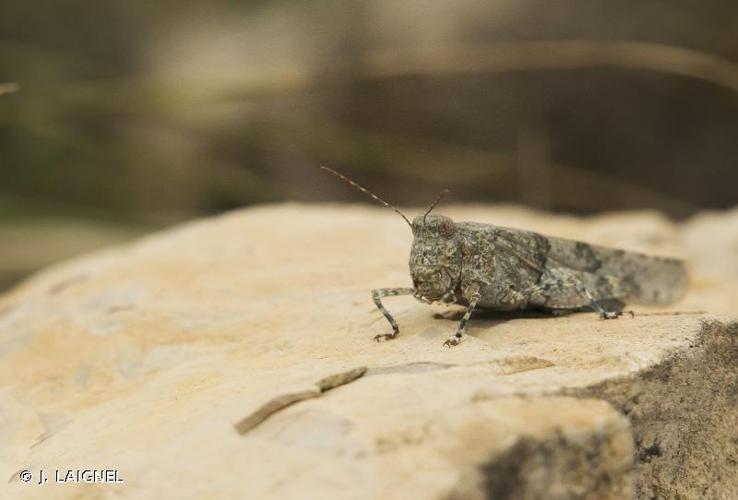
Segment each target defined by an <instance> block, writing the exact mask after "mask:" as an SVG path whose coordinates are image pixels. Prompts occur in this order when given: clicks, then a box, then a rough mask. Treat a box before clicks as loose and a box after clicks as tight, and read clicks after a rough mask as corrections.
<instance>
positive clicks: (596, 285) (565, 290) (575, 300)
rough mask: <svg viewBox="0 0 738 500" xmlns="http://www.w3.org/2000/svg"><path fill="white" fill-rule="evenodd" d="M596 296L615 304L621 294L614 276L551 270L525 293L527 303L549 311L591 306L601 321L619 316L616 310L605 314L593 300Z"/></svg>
mask: <svg viewBox="0 0 738 500" xmlns="http://www.w3.org/2000/svg"><path fill="white" fill-rule="evenodd" d="M593 290H594V291H595V292H596V293H597V296H599V297H605V298H608V300H614V301H619V299H620V298H621V297H623V296H624V295H625V294H624V293H623V292H622V290H621V289H620V283H619V281H618V280H617V279H616V278H614V277H606V276H597V275H594V274H592V273H587V272H583V271H575V270H571V269H563V268H554V269H549V270H547V271H546V272H545V273H544V275H543V276H541V279H540V282H539V284H538V285H536V286H534V287H533V288H531V289H530V290H528V293H527V295H528V296H529V297H530V304H531V305H535V306H539V307H543V308H545V309H548V310H550V311H552V312H555V311H557V310H558V311H575V310H577V309H579V308H582V307H587V306H589V307H591V308H592V310H594V311H595V312H597V313H598V314H599V315H600V318H602V319H614V318H617V317H618V316H620V314H621V313H620V312H619V311H608V310H606V309H605V307H603V305H602V304H601V303H600V302H599V301H598V300H597V299H596V298H595V295H594V294H593V293H592V291H593Z"/></svg>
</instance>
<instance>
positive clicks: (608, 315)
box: [579, 285, 632, 319]
mask: <svg viewBox="0 0 738 500" xmlns="http://www.w3.org/2000/svg"><path fill="white" fill-rule="evenodd" d="M579 290H580V291H581V292H582V293H583V294H584V296H585V297H587V300H589V306H590V307H591V308H592V309H593V310H594V311H595V312H596V313H597V314H599V315H600V319H615V318H617V317H619V316H620V315H621V314H622V312H621V311H607V310H605V308H604V307H602V304H600V303H599V302H597V301H596V300H595V298H594V297H593V296H592V294H591V293H590V292H589V290H588V289H587V287H586V286H584V285H581V286H580V288H579ZM631 314H632V313H631Z"/></svg>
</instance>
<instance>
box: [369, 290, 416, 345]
mask: <svg viewBox="0 0 738 500" xmlns="http://www.w3.org/2000/svg"><path fill="white" fill-rule="evenodd" d="M396 295H415V289H414V288H377V289H376V290H372V299H373V300H374V303H375V304H376V305H377V308H378V309H379V310H380V311H382V314H384V317H385V318H387V321H389V323H390V325H392V333H382V334H379V335H377V336H375V337H374V341H375V342H380V341H382V340H391V339H393V338H395V337H397V336H398V335H399V334H400V327H399V326H397V322H396V321H395V318H393V317H392V315H391V314H390V313H389V312H387V309H385V308H384V305H382V298H384V297H394V296H396Z"/></svg>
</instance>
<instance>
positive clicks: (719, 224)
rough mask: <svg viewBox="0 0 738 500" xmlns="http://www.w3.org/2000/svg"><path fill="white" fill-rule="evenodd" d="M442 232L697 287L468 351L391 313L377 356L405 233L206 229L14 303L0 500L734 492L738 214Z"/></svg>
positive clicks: (313, 222)
mask: <svg viewBox="0 0 738 500" xmlns="http://www.w3.org/2000/svg"><path fill="white" fill-rule="evenodd" d="M443 212H444V213H446V214H447V215H449V216H452V217H454V218H455V219H457V220H477V221H480V222H493V223H495V224H498V225H505V226H512V227H520V228H527V229H533V230H538V231H541V232H543V233H547V234H554V235H558V236H563V237H570V238H576V239H582V240H585V241H591V242H594V243H601V244H606V245H612V246H619V247H623V248H627V249H633V250H641V251H646V252H649V253H656V254H664V255H676V256H681V257H685V258H687V259H688V260H689V262H690V265H691V271H692V286H691V288H690V292H689V294H688V296H687V297H686V298H685V299H684V300H683V301H681V302H680V303H678V304H675V305H674V306H671V307H669V308H662V309H646V308H642V307H634V310H635V312H636V315H635V317H634V318H630V317H629V316H626V317H623V318H621V319H619V320H617V321H600V320H598V318H597V317H596V316H595V315H594V314H590V313H580V314H574V315H570V316H564V317H557V318H551V317H543V316H541V315H535V314H520V315H498V316H495V315H479V316H477V317H474V318H473V319H472V321H471V322H470V324H469V328H468V336H467V337H466V338H465V340H464V342H463V343H462V344H461V345H459V346H457V347H455V348H453V349H447V348H443V347H442V346H441V344H442V343H443V341H444V340H445V339H446V338H447V336H448V335H449V334H450V333H452V331H453V329H454V327H455V324H456V322H455V320H454V321H450V320H449V318H453V317H455V315H456V314H455V310H453V309H448V310H447V309H445V308H443V307H440V306H428V305H424V304H420V303H418V302H416V301H414V299H412V298H408V297H397V298H394V299H389V300H387V302H386V304H387V306H388V308H389V309H390V310H391V311H392V312H393V313H394V314H395V316H396V318H397V320H398V322H399V323H400V328H401V336H400V337H399V338H398V339H396V340H394V341H391V342H385V343H381V344H376V343H373V342H372V340H371V339H372V337H373V336H374V335H375V334H378V333H385V332H386V331H387V329H388V325H387V324H386V323H385V320H384V318H383V317H382V316H381V314H380V313H379V312H378V311H376V310H375V308H374V306H373V304H372V303H371V300H370V298H369V290H370V289H372V288H377V287H384V286H407V285H408V284H409V283H410V280H409V276H408V272H407V255H408V251H409V245H410V241H411V235H410V234H409V232H408V230H407V227H406V226H405V225H404V223H402V221H401V220H400V219H399V218H398V217H397V216H396V215H395V214H393V213H392V212H390V211H382V210H375V209H371V208H363V207H347V206H320V207H318V206H299V205H281V206H271V207H261V208H255V209H249V210H244V211H240V212H234V213H231V214H228V215H225V216H222V217H218V218H214V219H209V220H204V221H200V222H194V223H191V224H188V225H185V226H182V227H178V228H175V229H172V230H170V231H167V232H165V233H162V234H158V235H154V236H151V237H149V238H146V239H143V240H141V241H138V242H136V243H133V244H130V245H127V246H123V247H118V248H114V249H111V250H108V251H105V252H103V253H98V254H95V255H92V256H88V257H84V258H80V259H77V260H74V261H70V262H67V263H64V264H62V265H58V266H55V267H53V268H50V269H48V270H46V271H44V272H43V273H41V274H39V275H37V276H36V277H34V278H33V279H31V280H29V281H27V282H26V283H24V284H22V285H21V286H19V287H17V288H16V289H15V290H13V291H12V292H11V293H9V294H6V295H5V296H3V297H1V298H0V422H2V425H0V497H2V498H63V499H67V498H107V497H116V498H118V497H121V498H159V497H167V498H203V497H213V498H301V499H302V498H342V499H343V498H409V497H413V498H453V499H457V498H485V497H490V498H542V497H548V498H562V499H563V498H627V497H629V496H637V497H640V498H650V497H652V496H658V497H676V496H682V497H703V498H736V497H738V474H736V472H735V471H736V464H737V463H738V434H737V433H736V430H735V429H738V362H737V361H738V327H737V326H736V324H735V323H734V320H735V317H736V314H735V311H736V310H737V309H736V306H737V305H738V285H736V284H738V259H737V258H736V255H738V212H736V211H734V212H730V213H720V214H717V213H716V214H705V215H702V216H699V217H697V218H694V219H691V220H690V221H687V222H686V223H683V224H681V225H675V224H673V223H671V222H668V221H666V220H664V219H662V218H660V217H659V216H657V215H655V214H652V213H637V214H615V215H608V216H602V217H596V218H588V219H576V218H569V217H560V216H556V217H554V216H551V215H546V214H540V213H534V212H529V211H525V210H521V209H516V208H506V207H495V208H490V207H484V206H466V207H450V208H447V209H444V210H443ZM363 367H366V368H367V370H366V372H365V373H364V371H363V369H362V368H363ZM347 373H348V374H349V375H346V374H347ZM332 376H336V377H332ZM326 377H332V378H329V379H326ZM279 398H282V399H279ZM290 398H292V399H293V400H294V401H292V400H291V399H290ZM275 400H278V401H277V403H275V402H274V401H275ZM285 401H286V402H288V403H289V402H292V404H289V405H286V404H283V403H284V402H285ZM270 405H271V406H270ZM265 408H266V410H265ZM258 412H262V413H258ZM254 414H258V415H257V417H255V418H254V419H252V420H251V421H249V423H248V425H245V426H243V427H242V428H240V430H241V432H237V429H236V427H235V426H236V425H237V424H238V423H239V422H242V421H243V420H244V419H247V418H249V417H250V416H253V415H254ZM262 417H263V418H262ZM257 420H258V421H257ZM255 421H256V422H255ZM254 422H255V423H254ZM252 424H253V425H252ZM23 469H28V470H29V471H30V472H31V474H32V475H33V479H32V480H31V482H30V483H24V482H23V481H22V480H21V479H20V471H21V470H23ZM41 469H43V470H44V471H45V472H46V474H47V475H48V477H49V481H48V482H47V483H45V484H42V485H37V484H35V483H36V482H37V481H38V477H39V474H40V470H41ZM55 469H59V470H61V471H62V473H65V472H66V471H67V470H68V469H72V470H76V469H117V470H118V471H119V477H120V478H122V479H123V481H124V482H122V483H116V484H72V483H56V482H55V480H54V477H53V474H54V470H55Z"/></svg>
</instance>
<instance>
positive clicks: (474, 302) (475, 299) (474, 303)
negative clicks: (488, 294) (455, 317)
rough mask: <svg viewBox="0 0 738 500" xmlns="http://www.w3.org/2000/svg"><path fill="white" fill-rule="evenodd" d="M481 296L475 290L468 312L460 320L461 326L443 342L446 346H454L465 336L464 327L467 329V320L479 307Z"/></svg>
mask: <svg viewBox="0 0 738 500" xmlns="http://www.w3.org/2000/svg"><path fill="white" fill-rule="evenodd" d="M481 298H482V296H481V295H480V294H479V292H474V294H472V296H471V299H469V305H468V306H467V308H466V313H464V317H463V318H461V322H459V327H458V328H457V329H456V333H454V335H453V337H451V338H450V339H448V340H446V342H444V343H443V345H444V347H453V346H455V345H458V344H459V342H461V337H463V336H464V329H466V322H467V321H469V317H471V313H472V311H474V308H475V307H477V302H479V300H480V299H481Z"/></svg>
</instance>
